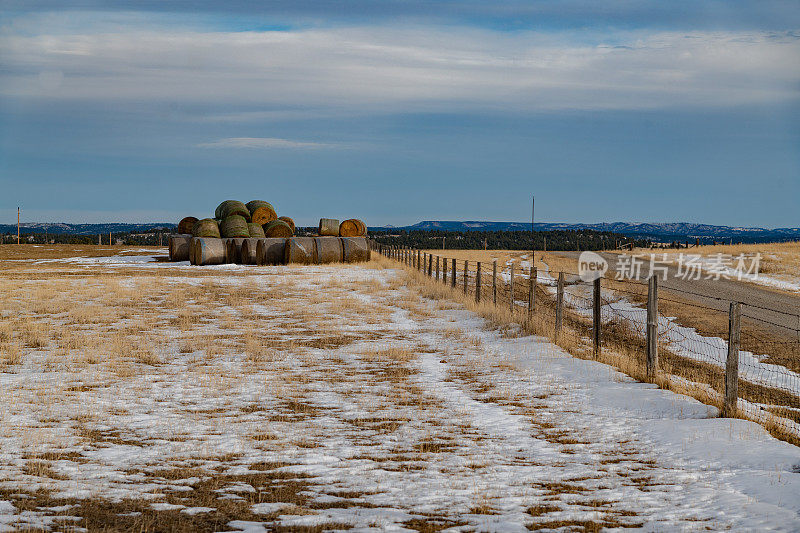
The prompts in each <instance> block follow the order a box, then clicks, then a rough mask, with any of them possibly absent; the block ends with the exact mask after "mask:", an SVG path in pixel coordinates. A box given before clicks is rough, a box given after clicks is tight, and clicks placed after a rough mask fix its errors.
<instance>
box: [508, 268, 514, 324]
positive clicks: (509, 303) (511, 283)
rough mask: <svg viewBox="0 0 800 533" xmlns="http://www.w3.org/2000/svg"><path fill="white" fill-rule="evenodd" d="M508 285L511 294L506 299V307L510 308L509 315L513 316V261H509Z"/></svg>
mask: <svg viewBox="0 0 800 533" xmlns="http://www.w3.org/2000/svg"><path fill="white" fill-rule="evenodd" d="M508 284H509V287H510V289H511V296H510V297H509V299H508V308H509V309H510V310H511V316H512V317H513V316H514V262H513V261H512V262H511V277H510V278H509V283H508Z"/></svg>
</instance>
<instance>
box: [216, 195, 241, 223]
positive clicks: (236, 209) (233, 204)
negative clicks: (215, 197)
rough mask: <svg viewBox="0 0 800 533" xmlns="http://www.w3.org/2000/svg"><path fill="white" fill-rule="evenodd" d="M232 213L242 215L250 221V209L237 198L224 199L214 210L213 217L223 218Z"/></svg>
mask: <svg viewBox="0 0 800 533" xmlns="http://www.w3.org/2000/svg"><path fill="white" fill-rule="evenodd" d="M233 215H239V216H241V217H244V219H245V220H246V221H247V222H250V210H249V209H247V206H246V205H244V204H243V203H242V202H240V201H238V200H225V201H224V202H222V203H221V204H219V206H218V207H217V210H216V211H214V218H218V219H222V220H225V219H226V218H228V217H231V216H233Z"/></svg>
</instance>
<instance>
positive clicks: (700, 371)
mask: <svg viewBox="0 0 800 533" xmlns="http://www.w3.org/2000/svg"><path fill="white" fill-rule="evenodd" d="M469 253H470V251H465V252H464V255H467V254H469ZM480 253H485V252H482V251H478V254H480ZM470 257H477V255H475V256H470ZM539 258H540V256H539V254H537V260H538V261H540V259H539ZM552 258H558V256H551V255H549V254H545V256H544V259H545V261H548V260H552ZM384 260H386V259H384ZM386 261H389V260H386ZM560 261H561V262H559V261H558V260H556V261H553V263H554V264H556V266H557V268H558V267H559V266H564V265H563V263H564V262H572V260H570V259H565V258H560ZM548 264H550V263H549V262H548ZM462 268H463V264H462ZM552 271H553V270H552V268H551V272H552ZM405 272H406V274H407V276H406V279H407V280H408V283H409V285H413V286H415V287H417V288H418V290H419V291H420V293H421V294H422V295H423V296H424V297H427V298H431V299H436V300H438V299H450V300H455V301H457V302H459V303H461V304H462V305H464V307H466V308H467V309H469V310H471V311H473V312H476V313H477V314H479V315H481V316H482V317H484V318H485V319H486V320H487V321H488V322H489V324H490V326H491V327H495V328H497V329H498V330H499V331H501V332H504V333H506V334H508V335H519V334H530V333H533V334H536V335H541V336H543V337H547V338H549V339H550V340H551V341H552V342H553V343H554V344H556V345H557V346H560V347H561V348H563V349H564V350H566V351H567V352H569V353H571V354H572V355H574V356H576V357H580V358H585V359H590V358H593V349H592V345H591V340H590V339H591V318H589V317H584V316H581V315H577V314H574V313H572V312H570V311H569V310H566V311H565V312H564V324H563V329H562V332H561V334H560V335H558V336H556V335H555V333H554V332H555V319H554V314H555V311H554V306H555V304H554V298H553V297H552V296H551V295H550V294H549V293H546V292H545V291H544V290H542V289H541V287H537V292H536V302H537V308H536V310H535V312H534V313H533V315H532V316H531V317H529V316H528V314H527V311H526V310H525V309H522V308H520V307H519V306H517V308H516V309H515V310H514V311H513V312H512V311H511V310H510V308H509V307H506V305H498V306H495V305H493V304H492V302H491V301H490V300H489V299H488V298H487V297H486V294H487V293H488V291H487V292H486V293H484V296H483V298H482V300H481V301H480V302H476V301H475V294H474V287H473V286H471V285H470V287H469V290H468V291H467V294H464V293H463V291H462V289H461V286H459V287H458V288H457V289H456V290H453V289H452V288H451V287H450V284H449V283H448V284H447V285H445V284H444V283H442V282H441V281H436V280H435V279H432V278H429V277H428V276H427V275H424V274H422V273H420V272H419V271H417V270H415V269H413V268H409V267H407V268H405ZM520 281H522V280H520ZM525 281H526V282H527V280H525ZM518 290H519V291H520V292H519V293H518V292H517V291H518ZM484 291H486V289H485V288H484ZM526 291H527V283H518V284H517V286H515V295H514V297H515V300H518V301H519V300H524V299H525V298H526ZM632 299H633V300H634V301H636V298H632ZM501 301H506V302H507V301H508V290H507V289H506V292H505V296H504V298H502V299H501ZM672 305H674V306H675V307H674V308H666V307H661V306H660V310H661V311H662V312H663V313H667V314H671V315H672V316H676V315H678V314H679V313H678V312H677V311H679V310H680V309H681V308H682V307H683V312H684V313H686V308H685V306H680V305H679V304H672ZM673 313H674V314H673ZM683 318H684V320H690V319H692V318H695V317H692V316H691V315H686V314H685V315H683ZM703 319H704V323H703V324H702V325H701V328H703V330H702V331H700V332H701V334H703V333H705V334H709V335H710V334H714V335H716V336H720V328H721V327H723V325H724V328H725V329H724V330H723V331H727V315H725V314H724V313H720V314H719V316H716V315H708V314H706V315H703ZM679 320H680V317H679ZM689 323H691V322H689ZM603 327H604V329H603V345H604V349H603V351H602V352H601V355H600V358H599V360H600V361H602V362H604V363H607V364H610V365H612V366H613V367H615V368H617V369H619V370H620V371H621V372H623V373H625V374H627V375H629V376H631V377H633V378H634V379H636V380H639V381H651V382H654V383H656V384H657V385H659V386H660V387H662V388H665V389H669V390H673V391H675V392H678V393H681V394H687V395H689V396H693V397H695V398H697V399H698V400H700V401H702V402H704V403H706V404H709V405H713V406H715V407H721V403H720V396H719V394H717V393H712V392H710V391H709V389H708V387H707V386H705V385H704V386H697V387H694V386H688V385H687V384H686V382H685V381H684V380H688V381H690V382H695V383H699V384H706V385H709V386H710V387H711V388H712V390H717V391H719V390H722V387H723V372H722V369H721V368H719V367H717V366H715V365H711V364H706V363H702V362H699V361H695V360H692V359H687V358H684V357H680V356H678V355H676V354H675V353H672V352H671V351H670V347H669V346H668V345H664V344H661V345H660V348H659V351H660V359H659V364H660V373H659V374H658V375H657V376H656V377H655V379H652V378H650V377H649V376H648V375H647V373H646V371H645V341H644V339H643V338H642V337H641V336H640V335H639V334H637V333H635V332H634V331H632V330H631V329H630V328H628V327H627V326H626V325H625V324H621V323H618V324H613V323H612V324H605V325H604V326H603ZM712 332H713V333H712ZM452 334H454V333H452ZM745 337H746V336H745ZM762 353H763V352H762ZM670 376H674V377H678V378H682V379H680V380H676V379H672V378H671V377H670ZM739 395H740V397H741V398H744V399H746V400H749V401H753V402H758V403H766V404H772V405H783V406H789V407H792V408H798V409H800V398H798V397H796V396H793V395H791V394H787V393H784V392H782V391H780V390H778V389H772V388H769V387H765V386H761V385H757V384H753V383H749V382H746V381H744V380H740V384H739ZM788 412H790V413H791V414H792V416H791V417H790V418H792V419H794V418H795V416H796V411H788ZM739 416H740V417H742V418H750V419H752V420H754V421H756V422H759V423H761V424H762V425H764V427H765V428H766V429H767V430H768V431H770V433H772V434H773V435H774V436H776V437H778V438H781V439H783V440H787V441H789V442H793V443H797V444H800V439H798V438H797V437H796V436H795V435H794V434H792V433H790V432H787V431H786V430H785V429H784V428H782V427H781V425H780V423H779V422H778V421H777V420H776V418H775V417H773V416H771V414H770V413H768V412H765V413H764V414H763V416H750V415H747V416H746V415H745V413H739ZM797 421H800V420H797Z"/></svg>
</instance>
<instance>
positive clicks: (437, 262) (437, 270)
mask: <svg viewBox="0 0 800 533" xmlns="http://www.w3.org/2000/svg"><path fill="white" fill-rule="evenodd" d="M436 281H439V256H438V255H437V256H436Z"/></svg>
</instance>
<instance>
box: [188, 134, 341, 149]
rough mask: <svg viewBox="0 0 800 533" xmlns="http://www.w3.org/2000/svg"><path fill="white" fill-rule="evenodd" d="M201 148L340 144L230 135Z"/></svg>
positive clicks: (289, 146)
mask: <svg viewBox="0 0 800 533" xmlns="http://www.w3.org/2000/svg"><path fill="white" fill-rule="evenodd" d="M197 146H198V147H199V148H291V149H317V148H335V147H337V146H339V145H335V144H327V143H316V142H303V141H290V140H289V139H276V138H273V137H229V138H227V139H218V140H216V141H211V142H206V143H200V144H198V145H197Z"/></svg>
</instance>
